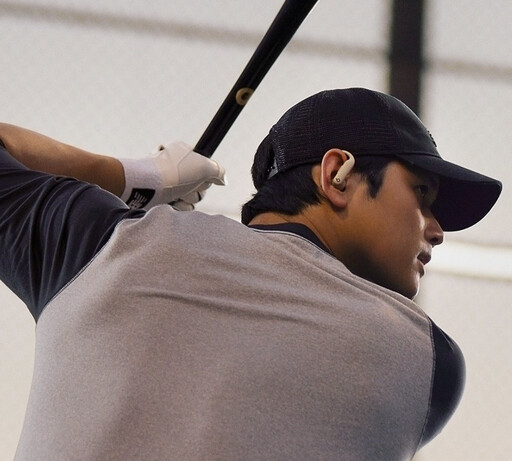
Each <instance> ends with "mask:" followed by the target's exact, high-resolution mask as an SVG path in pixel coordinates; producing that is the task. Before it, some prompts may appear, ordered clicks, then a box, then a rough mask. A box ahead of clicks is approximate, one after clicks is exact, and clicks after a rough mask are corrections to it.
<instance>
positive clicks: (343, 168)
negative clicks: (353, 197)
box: [320, 149, 355, 208]
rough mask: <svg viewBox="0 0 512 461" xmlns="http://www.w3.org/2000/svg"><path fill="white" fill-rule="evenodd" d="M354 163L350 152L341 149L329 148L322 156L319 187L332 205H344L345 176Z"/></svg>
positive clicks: (345, 197) (348, 173)
mask: <svg viewBox="0 0 512 461" xmlns="http://www.w3.org/2000/svg"><path fill="white" fill-rule="evenodd" d="M354 164H355V160H354V157H353V156H352V154H351V153H350V152H348V151H346V150H341V149H330V150H328V151H327V152H326V153H325V154H324V157H323V158H322V163H321V166H320V168H321V176H320V178H321V179H320V182H321V184H320V187H321V189H322V191H323V193H324V195H325V196H326V197H327V198H328V199H329V200H330V201H331V203H332V204H333V205H334V206H337V207H340V208H343V207H345V206H346V201H347V194H345V193H344V192H345V190H346V186H347V178H348V176H349V175H350V171H351V170H352V168H353V167H354Z"/></svg>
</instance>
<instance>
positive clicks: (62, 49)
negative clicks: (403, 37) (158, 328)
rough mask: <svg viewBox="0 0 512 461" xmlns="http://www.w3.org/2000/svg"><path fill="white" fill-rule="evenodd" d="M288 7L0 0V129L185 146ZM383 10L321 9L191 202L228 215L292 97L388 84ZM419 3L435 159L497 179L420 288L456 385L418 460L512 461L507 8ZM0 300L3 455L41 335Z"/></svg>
mask: <svg viewBox="0 0 512 461" xmlns="http://www.w3.org/2000/svg"><path fill="white" fill-rule="evenodd" d="M281 4H282V1H281V0H266V1H264V2H262V1H257V0H210V1H204V0H203V1H200V0H174V1H168V0H144V1H143V0H132V1H130V2H126V1H122V0H110V1H108V2H105V1H102V0H32V1H12V2H6V1H0V49H1V53H0V63H1V66H0V120H2V121H5V122H9V123H13V124H18V125H21V126H24V127H27V128H30V129H33V130H36V131H39V132H42V133H44V134H47V135H49V136H51V137H54V138H57V139H59V140H62V141H64V142H67V143H70V144H74V145H77V146H79V147H82V148H84V149H88V150H91V151H93V152H98V153H106V154H111V155H114V156H118V157H140V156H143V155H146V154H148V153H149V152H150V151H151V150H152V149H153V148H154V147H155V146H156V145H157V144H160V143H167V142H171V141H174V140H183V141H186V142H188V143H189V144H192V145H194V144H195V142H196V141H197V140H198V139H199V137H200V136H201V134H202V132H203V130H204V129H205V128H206V126H207V124H208V123H209V121H210V120H211V118H212V116H213V115H214V114H215V112H216V110H217V108H218V107H219V105H220V104H221V102H222V101H223V100H224V97H225V96H226V94H227V92H228V91H229V90H230V89H231V87H232V85H233V83H234V82H235V80H236V79H237V77H238V75H239V74H240V72H241V71H242V69H243V68H244V66H245V64H246V63H247V61H248V59H249V58H250V56H251V55H252V53H253V51H254V49H255V47H256V45H257V44H258V42H259V40H260V39H261V37H262V36H263V34H264V32H265V31H266V29H267V27H268V26H269V24H270V23H271V21H272V20H273V18H274V16H275V14H276V13H277V11H278V10H279V8H280V7H281ZM392 6H393V4H392V1H391V0H357V1H356V0H320V1H319V2H318V4H317V6H316V7H315V9H314V10H313V12H312V13H311V14H310V16H309V17H308V18H307V19H306V21H305V23H304V24H303V26H302V27H301V28H300V30H299V31H298V33H297V34H296V36H295V38H294V39H293V41H292V43H291V44H290V45H289V47H288V48H287V49H286V50H285V51H284V53H283V54H282V56H281V57H280V58H279V60H278V62H277V63H276V64H275V65H274V67H273V68H272V69H271V70H270V72H269V74H268V75H267V77H266V78H265V80H264V81H263V82H262V83H261V85H260V87H259V88H258V90H257V91H256V92H255V94H254V96H253V98H252V99H251V101H250V103H249V104H248V105H247V107H246V108H245V109H244V111H243V112H242V114H241V115H240V117H239V119H238V120H237V121H236V123H235V124H234V126H233V127H232V129H231V131H230V132H229V134H228V135H227V137H226V138H225V140H224V141H223V142H222V144H221V145H220V146H219V149H218V150H217V152H216V153H215V159H216V160H218V161H219V162H220V163H222V164H223V165H224V166H225V167H226V169H227V172H228V178H229V185H228V186H227V187H225V188H217V189H215V190H211V191H210V192H209V194H208V195H207V197H206V199H205V200H204V202H203V203H202V204H201V205H200V207H199V209H200V210H202V211H204V212H207V213H222V214H226V215H228V216H230V217H232V218H233V219H238V214H239V209H240V205H241V204H242V203H243V202H244V201H245V200H246V199H247V198H249V197H250V195H251V193H252V192H253V189H252V184H251V181H250V176H249V169H250V165H251V161H252V157H253V154H254V151H255V149H256V147H257V145H258V143H259V142H260V140H261V139H262V138H263V137H264V136H265V135H266V133H267V131H268V129H269V128H270V126H271V125H272V124H273V123H274V122H275V121H276V120H277V119H278V118H279V116H280V115H281V114H282V113H283V112H284V111H285V110H286V109H287V108H288V107H289V106H291V105H292V104H294V103H295V102H297V101H298V100H300V99H302V98H304V97H306V96H309V95H310V94H312V93H315V92H317V91H320V90H323V89H327V88H342V87H351V86H364V87H369V88H372V89H376V90H380V91H389V89H390V84H389V76H390V65H389V59H388V57H389V55H390V44H389V43H390V35H391V33H390V30H391V25H392V10H393V8H392ZM424 7H425V9H424V34H423V37H424V60H423V67H422V74H421V76H422V87H421V93H420V96H421V99H420V107H421V113H420V115H421V118H422V119H423V120H424V122H425V123H426V125H427V126H428V127H429V130H430V131H431V132H432V134H433V135H434V137H435V139H436V141H437V144H438V146H439V149H440V151H441V152H442V154H443V155H444V157H445V158H447V159H449V160H452V161H455V162H458V163H461V164H463V165H465V166H467V167H469V168H474V169H477V170H479V171H480V172H482V173H484V174H487V175H489V176H492V177H497V178H499V179H501V180H502V181H503V183H504V191H503V194H502V197H501V199H500V200H499V202H498V204H497V205H496V207H495V208H494V209H493V210H492V212H491V213H490V214H489V216H487V217H486V218H485V219H484V220H483V221H482V222H481V223H480V224H479V225H478V226H476V227H475V228H472V229H469V230H466V231H462V232H459V233H454V234H448V235H446V237H445V244H444V245H443V246H442V247H439V248H436V250H435V252H434V259H433V261H432V263H431V264H430V265H429V267H428V269H430V270H429V272H428V274H427V276H426V277H425V278H424V280H423V285H422V290H421V293H420V296H419V297H418V299H417V301H418V303H419V304H420V305H421V306H422V307H423V308H424V309H425V311H426V312H427V313H428V314H429V315H430V316H431V317H432V318H433V319H434V321H435V322H436V323H437V324H438V325H439V326H441V327H442V328H443V329H444V330H445V331H446V332H447V333H448V334H450V335H451V336H452V337H453V338H454V339H455V340H456V341H457V342H458V344H459V345H460V346H461V348H462V350H463V351H464V353H465V357H466V362H467V384H466V391H465V394H464V397H463V400H462V402H461V405H460V407H459V409H458V411H457V413H456V414H455V416H454V417H453V419H452V420H451V421H450V423H449V424H448V426H447V427H446V428H445V430H444V431H443V432H442V433H441V435H439V436H438V437H437V438H436V439H435V440H434V441H433V442H432V443H431V444H430V445H428V446H427V447H426V448H424V449H423V450H422V451H420V453H419V454H418V456H417V457H416V458H415V459H417V460H420V461H428V460H437V461H443V460H450V461H459V460H460V461H462V460H464V461H473V460H474V461H477V460H478V461H481V460H486V461H503V460H505V459H512V455H511V453H512V438H511V437H510V434H511V430H512V421H511V416H510V415H511V414H512V395H511V392H510V388H511V384H512V359H511V356H512V354H511V349H512V340H511V339H510V332H509V330H510V326H511V325H512V313H511V306H510V301H509V300H510V299H511V297H512V283H511V282H512V235H511V232H510V228H511V224H512V218H511V214H510V213H509V212H508V211H509V210H510V209H511V206H512V195H511V194H512V193H511V192H510V190H509V187H508V185H509V184H511V183H512V181H511V179H512V165H511V161H510V153H511V146H512V130H511V128H510V127H511V126H512V116H511V109H510V108H511V106H512V49H511V43H512V31H511V24H512V3H511V2H510V1H509V0H489V1H486V2H481V1H478V0H450V1H443V0H425V2H424ZM384 237H385V238H393V236H384ZM169 238H172V235H169ZM0 257H1V256H0ZM0 306H1V307H0V460H11V459H12V458H13V456H14V452H15V449H16V443H17V439H18V437H19V433H20V429H21V425H22V422H23V415H24V410H25V406H26V401H27V396H28V391H29V387H30V380H31V374H32V364H33V356H34V338H35V335H36V328H35V324H34V321H33V319H32V318H31V316H30V314H29V313H28V311H27V310H26V308H25V306H24V305H23V304H22V303H21V302H20V301H19V300H18V299H17V298H16V297H15V296H14V295H13V294H12V293H11V292H10V291H9V290H8V289H7V288H6V287H5V286H3V285H1V284H0Z"/></svg>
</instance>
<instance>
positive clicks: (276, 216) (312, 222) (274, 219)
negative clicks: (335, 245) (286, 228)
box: [249, 207, 332, 252]
mask: <svg viewBox="0 0 512 461" xmlns="http://www.w3.org/2000/svg"><path fill="white" fill-rule="evenodd" d="M313 208H314V207H308V208H307V209H306V210H305V211H304V212H302V213H300V214H296V215H286V214H282V213H276V212H272V211H269V212H266V213H261V214H259V215H257V216H255V217H254V218H253V219H252V220H251V222H249V225H258V224H261V225H270V224H282V223H297V224H303V225H305V226H307V227H308V228H309V229H310V230H311V231H312V232H314V233H315V235H316V236H317V237H318V239H319V240H320V241H321V242H322V243H323V244H324V245H325V246H326V247H327V248H328V249H329V251H331V252H332V248H331V246H330V245H329V239H328V238H327V235H326V233H325V232H324V230H323V226H320V225H318V223H322V222H323V220H322V219H315V216H314V215H316V213H315V211H314V210H313Z"/></svg>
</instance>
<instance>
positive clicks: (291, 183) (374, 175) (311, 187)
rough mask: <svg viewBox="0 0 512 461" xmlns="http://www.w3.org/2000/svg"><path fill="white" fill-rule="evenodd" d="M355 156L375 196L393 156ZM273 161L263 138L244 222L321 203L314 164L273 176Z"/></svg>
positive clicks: (369, 188)
mask: <svg viewBox="0 0 512 461" xmlns="http://www.w3.org/2000/svg"><path fill="white" fill-rule="evenodd" d="M355 157H356V164H355V166H354V170H353V171H354V172H357V173H359V174H361V175H362V177H363V178H364V179H366V181H367V183H368V193H369V195H370V196H371V197H375V196H376V195H377V193H378V191H379V189H380V187H381V186H382V181H383V179H384V172H385V170H386V167H387V166H388V165H389V163H390V162H392V161H393V160H394V158H393V157H390V156H362V157H357V154H355ZM273 161H274V152H273V149H272V147H271V146H270V143H269V142H265V141H263V142H262V143H261V144H260V146H259V147H258V151H257V152H256V155H255V157H254V163H253V165H252V169H251V174H252V179H253V183H254V186H255V187H256V191H257V192H256V193H255V194H254V195H253V196H252V198H251V199H250V200H249V201H248V202H247V203H245V204H244V205H243V206H242V217H241V219H242V223H244V224H248V223H249V222H250V221H251V220H252V219H253V218H254V217H255V216H257V215H258V214H261V213H265V212H269V211H273V212H277V213H283V214H286V215H296V214H298V213H300V212H301V211H302V210H303V209H304V208H306V207H307V206H309V205H315V204H318V203H320V195H319V193H318V187H317V185H316V183H315V182H314V180H313V177H312V174H311V170H312V168H313V166H314V164H311V163H308V164H305V165H299V166H296V167H294V168H292V169H290V170H288V171H284V172H280V173H278V174H276V175H274V176H272V177H271V178H270V179H267V178H268V175H269V172H270V170H271V167H272V163H273Z"/></svg>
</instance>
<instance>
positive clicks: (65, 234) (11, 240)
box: [0, 145, 144, 320]
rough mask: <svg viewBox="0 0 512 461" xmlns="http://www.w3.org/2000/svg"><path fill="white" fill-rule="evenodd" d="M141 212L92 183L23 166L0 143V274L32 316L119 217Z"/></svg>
mask: <svg viewBox="0 0 512 461" xmlns="http://www.w3.org/2000/svg"><path fill="white" fill-rule="evenodd" d="M143 214H144V211H142V210H130V209H129V208H128V207H127V206H126V205H125V204H124V203H123V202H122V201H121V200H120V199H119V198H117V197H116V196H114V195H113V194H111V193H109V192H107V191H105V190H103V189H101V188H99V187H98V186H95V185H92V184H88V183H84V182H80V181H77V180H75V179H72V178H65V177H59V176H54V175H49V174H46V173H42V172H38V171H33V170H29V169H27V168H25V167H24V166H23V165H22V164H21V163H19V162H18V161H17V160H15V159H14V158H13V157H11V155H9V153H8V152H7V150H6V149H5V148H4V147H2V146H1V145H0V254H1V255H2V257H1V258H0V279H1V280H2V281H3V282H4V283H5V284H6V285H7V286H8V287H9V288H10V289H11V290H12V291H13V292H14V293H15V294H16V295H17V296H18V297H19V298H20V299H21V300H22V301H23V302H24V303H25V304H26V305H27V307H28V308H29V310H30V312H31V313H32V315H33V316H34V318H35V319H36V320H37V319H38V317H39V315H40V314H41V311H42V310H43V308H44V306H45V305H46V304H47V303H48V302H49V301H50V300H51V299H52V297H53V296H54V295H55V294H56V293H57V292H58V291H59V290H60V289H61V288H62V287H63V286H64V285H65V284H66V283H68V282H69V281H70V280H71V279H72V278H73V277H74V276H75V275H76V274H77V273H78V272H79V271H80V270H81V269H82V268H83V267H84V266H85V265H86V264H87V263H89V262H90V261H91V259H92V258H93V257H94V255H95V254H96V253H97V252H98V251H99V250H100V249H101V248H102V246H103V245H104V244H105V243H106V242H107V240H108V239H109V238H110V236H111V235H112V232H113V231H114V228H115V226H116V225H117V224H118V223H119V222H120V221H121V220H122V219H126V218H134V217H139V216H142V215H143Z"/></svg>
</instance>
